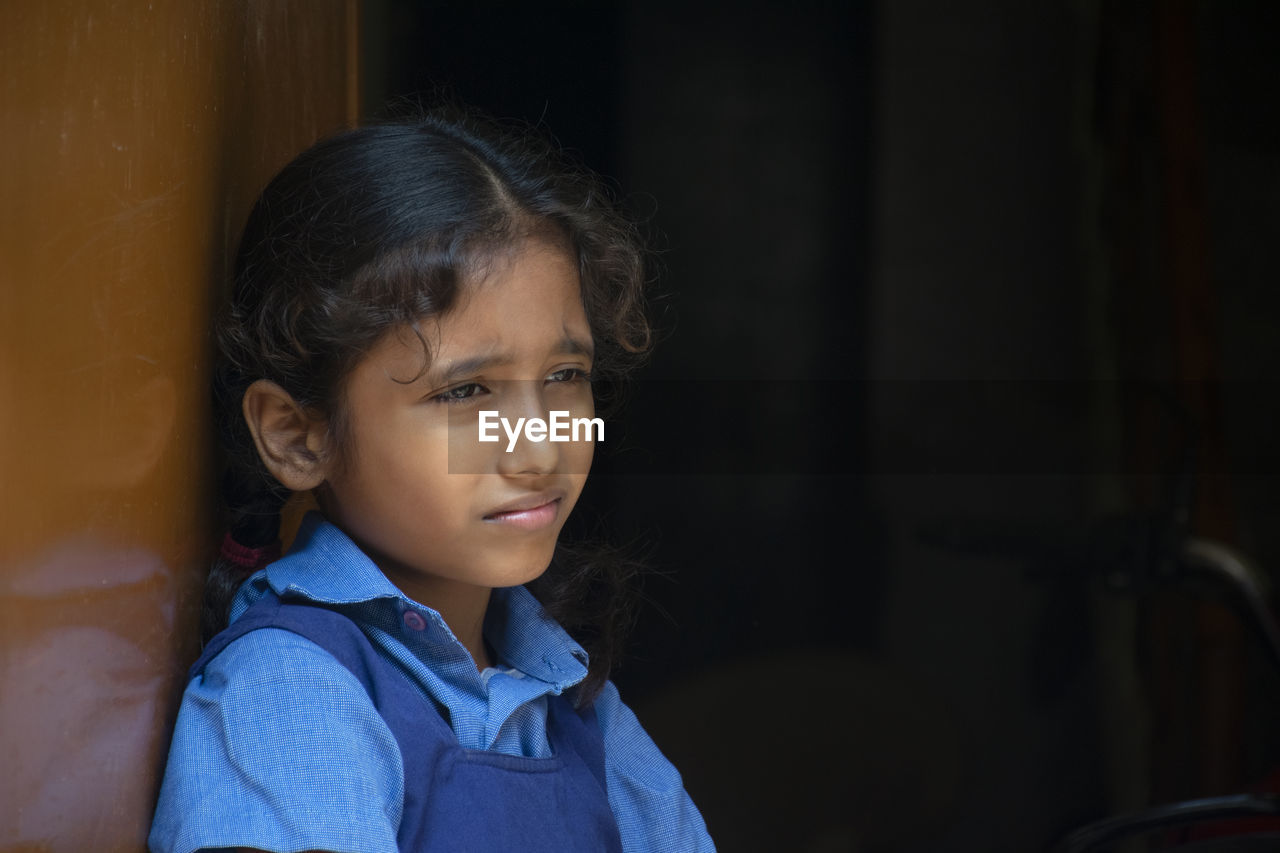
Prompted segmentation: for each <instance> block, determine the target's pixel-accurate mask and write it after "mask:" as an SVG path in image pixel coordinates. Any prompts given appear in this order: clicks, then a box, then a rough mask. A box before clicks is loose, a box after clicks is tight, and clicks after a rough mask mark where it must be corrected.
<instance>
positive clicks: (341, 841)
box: [152, 628, 404, 851]
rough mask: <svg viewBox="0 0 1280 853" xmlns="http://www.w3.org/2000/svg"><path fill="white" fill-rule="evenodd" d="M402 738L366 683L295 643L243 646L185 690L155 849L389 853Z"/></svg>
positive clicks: (281, 634)
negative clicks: (379, 852)
mask: <svg viewBox="0 0 1280 853" xmlns="http://www.w3.org/2000/svg"><path fill="white" fill-rule="evenodd" d="M403 791H404V772H403V766H402V762H401V758H400V752H399V748H398V746H397V745H396V742H395V738H394V737H393V736H392V735H391V733H390V731H389V730H388V729H387V726H386V724H385V723H384V722H383V720H382V718H381V716H379V714H378V712H377V709H376V708H374V706H373V703H372V701H371V700H370V698H369V696H368V694H367V693H366V692H365V690H364V688H363V687H362V686H361V685H360V683H359V681H357V680H356V678H355V676H353V675H352V674H351V673H350V672H349V671H348V670H347V669H346V668H345V667H344V666H343V665H342V664H341V663H339V662H338V661H337V660H336V659H335V658H334V657H333V656H332V655H330V654H329V653H328V652H326V651H325V650H324V649H322V648H320V647H319V646H317V645H316V644H315V643H313V642H311V641H310V640H307V639H305V638H303V637H301V636H299V635H297V634H295V633H293V632H291V631H286V630H282V629H278V628H261V629H258V630H255V631H250V632H249V633H247V634H245V635H243V636H241V637H238V638H237V639H235V640H233V641H232V642H231V643H230V644H228V645H227V647H226V648H225V649H223V650H222V651H221V652H220V653H219V654H218V655H217V656H215V657H214V658H212V659H211V660H210V661H209V662H208V663H207V664H206V665H205V667H204V670H203V672H202V673H201V674H199V675H197V676H196V677H195V678H193V679H192V680H191V682H190V684H188V686H187V689H186V691H185V693H184V694H183V698H182V705H181V707H180V709H179V713H178V721H177V725H176V728H175V730H174V737H173V742H172V745H171V747H170V752H169V761H168V765H167V768H166V770H165V778H164V783H163V786H162V789H161V794H160V802H159V806H158V808H157V812H156V819H155V824H154V825H153V828H152V845H153V849H158V850H175V851H180V850H195V849H199V848H200V847H237V846H246V847H255V846H256V847H264V848H268V849H282V848H283V849H305V848H308V847H310V848H319V849H351V850H376V849H388V848H387V846H386V845H387V844H388V843H390V845H391V847H394V838H395V828H396V827H397V826H398V824H399V821H400V810H401V809H402V806H403V797H404V793H403Z"/></svg>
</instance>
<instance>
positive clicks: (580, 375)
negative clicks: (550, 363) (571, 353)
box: [547, 367, 591, 382]
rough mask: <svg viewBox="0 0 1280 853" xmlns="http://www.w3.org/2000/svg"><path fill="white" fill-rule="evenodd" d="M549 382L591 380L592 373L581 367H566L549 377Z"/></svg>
mask: <svg viewBox="0 0 1280 853" xmlns="http://www.w3.org/2000/svg"><path fill="white" fill-rule="evenodd" d="M547 381H548V382H579V381H582V382H590V381H591V374H590V373H588V372H587V371H585V370H583V369H582V368H581V367H566V368H564V369H562V370H557V371H556V372H555V373H552V374H551V375H550V376H548V377H547Z"/></svg>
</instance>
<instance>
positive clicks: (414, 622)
mask: <svg viewBox="0 0 1280 853" xmlns="http://www.w3.org/2000/svg"><path fill="white" fill-rule="evenodd" d="M404 624H405V625H406V626H408V627H409V629H410V630H413V631H421V630H423V629H425V628H426V627H427V620H426V619H423V618H422V614H421V613H419V612H418V611H416V610H406V611H405V612H404Z"/></svg>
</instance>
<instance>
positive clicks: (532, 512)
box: [484, 489, 565, 530]
mask: <svg viewBox="0 0 1280 853" xmlns="http://www.w3.org/2000/svg"><path fill="white" fill-rule="evenodd" d="M564 498H565V493H564V492H563V491H561V490H559V489H549V490H547V491H544V492H534V493H533V494H529V495H525V496H523V497H521V498H517V499H516V500H514V501H510V502H508V503H505V504H503V505H502V506H500V507H498V508H497V509H495V510H493V511H492V512H489V513H486V514H485V516H484V520H485V521H487V522H490V523H493V524H502V525H509V526H511V527H518V528H521V529H523V530H538V529H540V528H543V527H546V526H547V525H549V524H551V523H552V522H554V521H555V520H556V517H557V516H559V515H560V505H561V504H562V503H563V502H564Z"/></svg>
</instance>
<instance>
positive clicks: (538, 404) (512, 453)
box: [496, 382, 560, 477]
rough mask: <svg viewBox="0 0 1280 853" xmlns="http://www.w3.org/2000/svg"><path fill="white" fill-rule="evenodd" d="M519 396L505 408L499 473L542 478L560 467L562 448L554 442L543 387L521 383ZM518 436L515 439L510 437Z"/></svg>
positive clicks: (516, 395)
mask: <svg viewBox="0 0 1280 853" xmlns="http://www.w3.org/2000/svg"><path fill="white" fill-rule="evenodd" d="M519 386H520V387H519V389H518V393H515V394H513V395H512V396H511V398H510V401H511V402H510V405H507V406H504V407H503V410H502V417H503V418H505V419H506V421H507V423H506V424H504V426H503V431H504V440H503V441H502V442H500V443H499V446H498V449H497V451H496V452H497V453H498V473H500V474H503V475H505V476H507V477H541V476H545V475H547V474H550V473H553V472H554V471H555V470H556V468H557V467H558V466H559V464H560V446H559V444H557V443H556V442H554V441H552V440H551V433H550V429H549V428H548V423H547V420H548V412H547V405H546V401H545V400H544V399H543V397H542V392H541V384H540V383H537V382H520V383H519ZM511 433H515V437H514V439H511V438H509V436H510V434H511Z"/></svg>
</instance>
